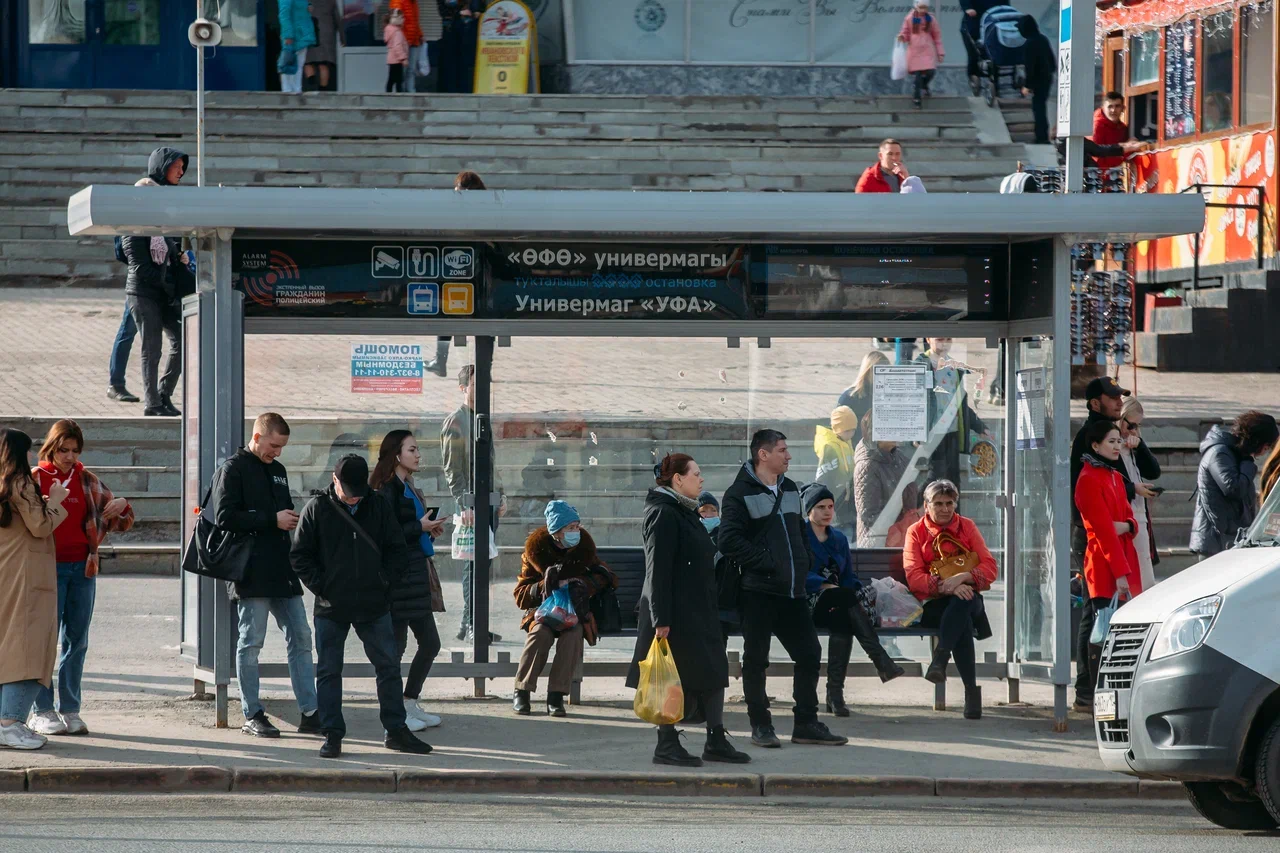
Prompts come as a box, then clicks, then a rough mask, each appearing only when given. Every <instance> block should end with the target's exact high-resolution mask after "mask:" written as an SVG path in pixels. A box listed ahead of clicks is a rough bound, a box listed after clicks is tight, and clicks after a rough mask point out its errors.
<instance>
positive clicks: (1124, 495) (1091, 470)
mask: <svg viewBox="0 0 1280 853" xmlns="http://www.w3.org/2000/svg"><path fill="white" fill-rule="evenodd" d="M1085 439H1086V441H1087V442H1088V443H1087V444H1086V446H1087V447H1089V448H1090V450H1089V451H1088V452H1086V453H1085V454H1084V456H1083V460H1084V466H1083V467H1082V468H1081V469H1080V477H1079V479H1077V480H1076V507H1077V508H1078V509H1079V510H1080V519H1081V521H1083V522H1084V532H1085V535H1086V536H1087V537H1088V544H1087V546H1086V548H1085V552H1084V581H1085V586H1086V587H1088V590H1089V601H1088V603H1087V604H1086V606H1085V608H1084V614H1083V616H1082V617H1081V619H1080V633H1079V634H1077V635H1076V661H1077V664H1076V665H1077V666H1078V667H1079V666H1080V665H1081V664H1080V662H1081V661H1083V662H1084V664H1083V665H1084V666H1085V667H1087V669H1086V670H1085V672H1087V674H1088V681H1087V682H1083V681H1082V682H1078V683H1077V685H1076V702H1075V709H1076V710H1077V711H1082V712H1085V711H1089V710H1090V709H1091V708H1092V707H1093V689H1094V687H1095V686H1096V685H1097V683H1098V660H1099V658H1100V657H1101V655H1102V647H1101V646H1095V645H1093V644H1092V643H1090V642H1089V635H1090V634H1092V633H1093V623H1094V621H1095V619H1096V617H1097V613H1098V609H1099V608H1102V607H1108V606H1110V604H1111V597H1112V596H1113V595H1115V594H1116V593H1117V592H1119V593H1120V597H1121V598H1122V599H1128V598H1132V597H1133V596H1135V595H1137V594H1138V593H1140V592H1142V574H1141V570H1140V569H1139V568H1138V551H1137V549H1136V548H1135V547H1134V544H1133V541H1134V536H1135V535H1136V534H1137V532H1138V522H1137V520H1136V519H1135V518H1134V516H1133V505H1132V504H1131V503H1130V501H1132V500H1133V495H1132V493H1131V492H1129V491H1128V489H1132V488H1133V486H1132V485H1129V484H1128V483H1127V481H1126V480H1125V478H1124V477H1123V476H1122V475H1121V474H1120V471H1119V469H1118V468H1117V467H1115V466H1118V465H1119V464H1120V451H1121V448H1123V447H1124V439H1123V438H1122V437H1121V435H1120V427H1119V426H1117V425H1116V424H1114V423H1112V422H1111V421H1105V420H1099V421H1092V422H1091V423H1089V424H1088V425H1087V426H1086V427H1085ZM1142 535H1143V536H1145V535H1147V534H1146V531H1145V530H1144V531H1143V532H1142ZM1086 683H1087V686H1088V692H1086V691H1085V690H1082V689H1081V687H1082V686H1084V684H1086Z"/></svg>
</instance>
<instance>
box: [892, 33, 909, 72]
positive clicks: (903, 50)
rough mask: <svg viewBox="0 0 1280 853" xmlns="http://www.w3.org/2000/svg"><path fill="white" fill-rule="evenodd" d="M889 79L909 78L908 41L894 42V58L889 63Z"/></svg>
mask: <svg viewBox="0 0 1280 853" xmlns="http://www.w3.org/2000/svg"><path fill="white" fill-rule="evenodd" d="M889 79H891V80H906V79H907V45H906V42H901V41H895V42H894V43H893V60H892V61H891V62H890V63H889Z"/></svg>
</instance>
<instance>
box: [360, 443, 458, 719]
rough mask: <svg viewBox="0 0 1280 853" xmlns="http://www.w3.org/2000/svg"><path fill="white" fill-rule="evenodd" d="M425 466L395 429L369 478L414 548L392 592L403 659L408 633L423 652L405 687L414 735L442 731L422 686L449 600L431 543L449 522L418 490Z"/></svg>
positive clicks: (411, 667)
mask: <svg viewBox="0 0 1280 853" xmlns="http://www.w3.org/2000/svg"><path fill="white" fill-rule="evenodd" d="M420 464H421V454H420V453H419V451H418V442H417V440H416V439H414V437H413V433H411V432H409V431H408V430H405V429H396V430H392V431H391V432H389V433H387V436H386V438H384V439H383V440H382V446H381V447H380V448H379V449H378V464H377V465H376V466H374V469H373V473H371V474H370V475H369V485H370V486H371V487H372V488H374V489H377V490H378V491H379V492H381V493H382V495H383V497H385V498H386V499H387V500H388V501H390V503H391V506H392V507H393V508H394V509H395V511H396V520H397V521H398V522H399V523H400V528H401V529H402V530H403V531H404V538H405V542H406V544H407V545H408V546H409V565H408V568H407V570H406V571H405V573H404V575H402V576H401V577H400V579H399V580H398V581H396V583H395V584H394V585H393V586H392V587H391V622H392V625H393V626H394V628H395V632H396V645H397V647H398V649H399V655H400V657H401V658H403V657H404V653H405V650H406V649H407V648H408V646H409V631H410V630H412V631H413V637H414V639H415V640H416V641H417V643H418V651H417V653H416V654H414V656H413V662H412V663H411V664H409V675H408V677H407V678H405V681H404V708H405V715H406V719H407V725H408V726H409V729H410V730H411V731H421V730H422V729H425V728H430V727H432V726H438V725H440V718H439V717H438V716H436V715H435V714H428V713H427V712H426V711H424V710H423V709H422V708H421V706H419V705H418V697H419V696H420V695H421V694H422V685H423V684H424V683H426V680H427V674H428V673H429V672H430V671H431V664H432V662H433V661H434V660H435V658H436V655H437V654H439V653H440V632H439V631H438V630H437V629H436V620H435V616H434V615H433V614H434V613H443V612H444V595H443V594H442V592H441V590H440V578H439V576H438V575H437V574H436V567H435V563H434V561H433V560H432V559H431V558H432V557H433V556H434V555H435V547H434V546H433V544H432V540H434V539H435V537H437V536H439V535H440V534H441V533H442V532H443V531H444V521H443V520H437V519H435V518H433V517H428V515H427V502H426V499H425V498H423V496H422V493H421V492H420V491H418V489H417V487H416V486H414V485H413V475H414V473H415V472H416V471H417V470H418V467H419V466H420Z"/></svg>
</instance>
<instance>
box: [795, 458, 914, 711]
mask: <svg viewBox="0 0 1280 853" xmlns="http://www.w3.org/2000/svg"><path fill="white" fill-rule="evenodd" d="M800 500H801V503H802V505H803V507H804V513H805V516H806V518H807V519H808V520H807V521H806V522H805V525H804V529H805V538H806V540H807V542H808V545H809V552H810V554H811V555H812V559H811V560H810V562H809V574H808V575H807V576H806V577H805V584H804V586H805V592H807V593H808V594H809V607H810V608H811V609H812V611H813V624H814V626H815V627H817V628H825V629H826V630H827V632H828V633H829V634H830V639H829V640H828V643H827V712H828V713H831V714H835V715H836V716H837V717H847V716H849V707H848V705H846V704H845V701H844V678H845V674H846V673H847V672H848V670H849V657H850V655H852V654H853V640H854V638H855V637H856V638H857V639H858V644H859V645H860V646H862V650H863V651H864V652H866V654H867V657H869V658H871V662H872V663H874V664H875V667H876V671H877V672H879V673H880V680H881V681H882V682H885V681H891V680H892V679H895V678H897V677H898V676H900V675H902V674H903V672H904V670H903V669H902V667H901V666H899V665H898V664H897V663H895V662H894V660H893V658H891V657H890V656H889V654H888V652H886V651H885V650H884V647H883V646H881V645H880V637H879V635H878V634H877V633H876V629H875V625H874V624H873V623H872V621H871V616H870V614H868V613H867V611H866V610H865V609H863V606H862V601H861V595H860V593H859V590H860V589H861V588H862V581H861V580H859V579H858V575H857V573H856V572H854V570H853V558H852V557H851V556H850V554H849V540H848V539H846V538H845V535H844V534H843V533H841V532H840V531H839V530H837V529H836V528H835V527H833V526H832V521H834V519H835V506H836V503H835V496H834V495H832V494H831V490H830V489H828V488H827V487H826V486H824V485H823V484H822V483H811V484H810V485H808V486H806V487H805V489H804V491H803V492H802V493H801V497H800Z"/></svg>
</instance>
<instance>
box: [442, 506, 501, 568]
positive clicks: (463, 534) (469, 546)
mask: <svg viewBox="0 0 1280 853" xmlns="http://www.w3.org/2000/svg"><path fill="white" fill-rule="evenodd" d="M452 544H453V548H452V551H451V552H450V556H452V557H453V559H455V560H460V561H462V562H466V563H469V562H472V561H474V560H475V558H476V528H475V525H473V524H465V525H464V524H463V523H462V516H461V515H456V514H455V515H454V516H453V543H452ZM497 558H498V543H497V542H496V541H495V540H494V538H493V530H492V529H490V530H489V559H490V560H496V559H497Z"/></svg>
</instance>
